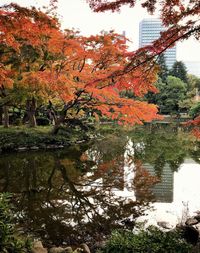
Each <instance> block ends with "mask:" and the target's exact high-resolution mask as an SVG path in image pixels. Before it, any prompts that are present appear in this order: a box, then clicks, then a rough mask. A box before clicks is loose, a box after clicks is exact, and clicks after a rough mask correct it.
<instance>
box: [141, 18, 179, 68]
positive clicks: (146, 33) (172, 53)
mask: <svg viewBox="0 0 200 253" xmlns="http://www.w3.org/2000/svg"><path fill="white" fill-rule="evenodd" d="M164 30H165V28H164V27H163V25H162V22H161V20H160V19H155V18H150V19H149V18H148V19H143V20H142V21H141V22H140V34H139V46H140V47H143V46H147V45H150V44H151V43H152V42H153V41H154V40H156V39H158V38H159V37H160V32H162V31H164ZM164 56H165V60H166V65H167V67H168V68H169V69H171V67H172V65H173V64H174V62H175V61H176V46H174V47H172V48H169V49H167V50H166V51H165V52H164Z"/></svg>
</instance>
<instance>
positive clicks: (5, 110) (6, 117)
mask: <svg viewBox="0 0 200 253" xmlns="http://www.w3.org/2000/svg"><path fill="white" fill-rule="evenodd" d="M3 114H4V117H3V126H4V127H5V128H8V127H9V113H8V106H7V105H4V106H3Z"/></svg>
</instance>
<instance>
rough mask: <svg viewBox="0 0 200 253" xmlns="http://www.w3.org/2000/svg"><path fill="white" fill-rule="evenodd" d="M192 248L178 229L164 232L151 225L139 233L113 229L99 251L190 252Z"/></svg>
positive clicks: (137, 252) (111, 252)
mask: <svg viewBox="0 0 200 253" xmlns="http://www.w3.org/2000/svg"><path fill="white" fill-rule="evenodd" d="M190 249H191V246H190V245H189V244H188V243H187V242H186V241H185V240H184V239H183V238H182V236H181V233H179V232H178V231H176V230H173V231H169V232H164V231H161V230H160V229H158V228H156V227H153V226H150V227H149V228H148V229H146V230H140V232H137V233H133V232H131V231H124V230H117V231H113V233H112V235H111V237H110V239H109V240H108V241H107V243H106V246H105V247H104V248H103V249H101V250H99V251H98V253H188V252H189V250H190Z"/></svg>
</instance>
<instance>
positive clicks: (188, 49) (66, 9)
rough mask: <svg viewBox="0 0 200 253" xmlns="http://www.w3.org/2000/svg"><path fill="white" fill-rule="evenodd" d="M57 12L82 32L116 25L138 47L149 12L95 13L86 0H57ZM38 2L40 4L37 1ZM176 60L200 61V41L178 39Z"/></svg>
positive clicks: (27, 0)
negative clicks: (141, 28)
mask: <svg viewBox="0 0 200 253" xmlns="http://www.w3.org/2000/svg"><path fill="white" fill-rule="evenodd" d="M58 1H59V6H58V13H59V15H60V20H61V24H62V27H63V28H72V27H73V28H75V29H78V30H80V32H81V34H83V35H91V34H93V35H95V34H98V33H99V32H100V31H102V30H107V31H108V30H111V29H114V30H115V31H116V32H118V33H122V32H123V31H125V32H126V36H127V37H128V38H129V39H130V40H131V41H132V43H131V47H130V48H131V49H133V50H134V49H137V47H138V44H139V22H140V21H141V20H142V19H143V18H146V17H149V15H148V14H147V13H146V11H145V10H144V9H143V8H141V7H140V6H136V7H135V8H132V9H131V8H128V7H123V8H122V10H121V12H120V13H112V12H106V13H94V12H92V10H91V9H90V8H89V5H88V3H86V1H85V0H58ZM0 2H1V4H4V3H9V2H16V3H18V4H21V5H26V6H27V5H28V4H31V5H34V6H36V5H37V6H38V5H39V4H40V5H41V3H42V4H44V3H47V2H48V1H47V0H13V1H11V0H0ZM38 3H39V4H38ZM177 60H181V61H200V42H198V41H196V40H194V39H192V38H190V39H189V40H188V41H185V42H182V43H178V45H177Z"/></svg>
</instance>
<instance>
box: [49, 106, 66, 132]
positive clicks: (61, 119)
mask: <svg viewBox="0 0 200 253" xmlns="http://www.w3.org/2000/svg"><path fill="white" fill-rule="evenodd" d="M67 110H68V106H67V105H65V106H64V108H63V110H62V111H61V113H60V116H59V117H58V118H57V119H56V120H55V125H54V127H53V130H52V134H57V133H58V131H59V129H60V126H61V125H62V124H63V123H64V121H65V117H66V114H67Z"/></svg>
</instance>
